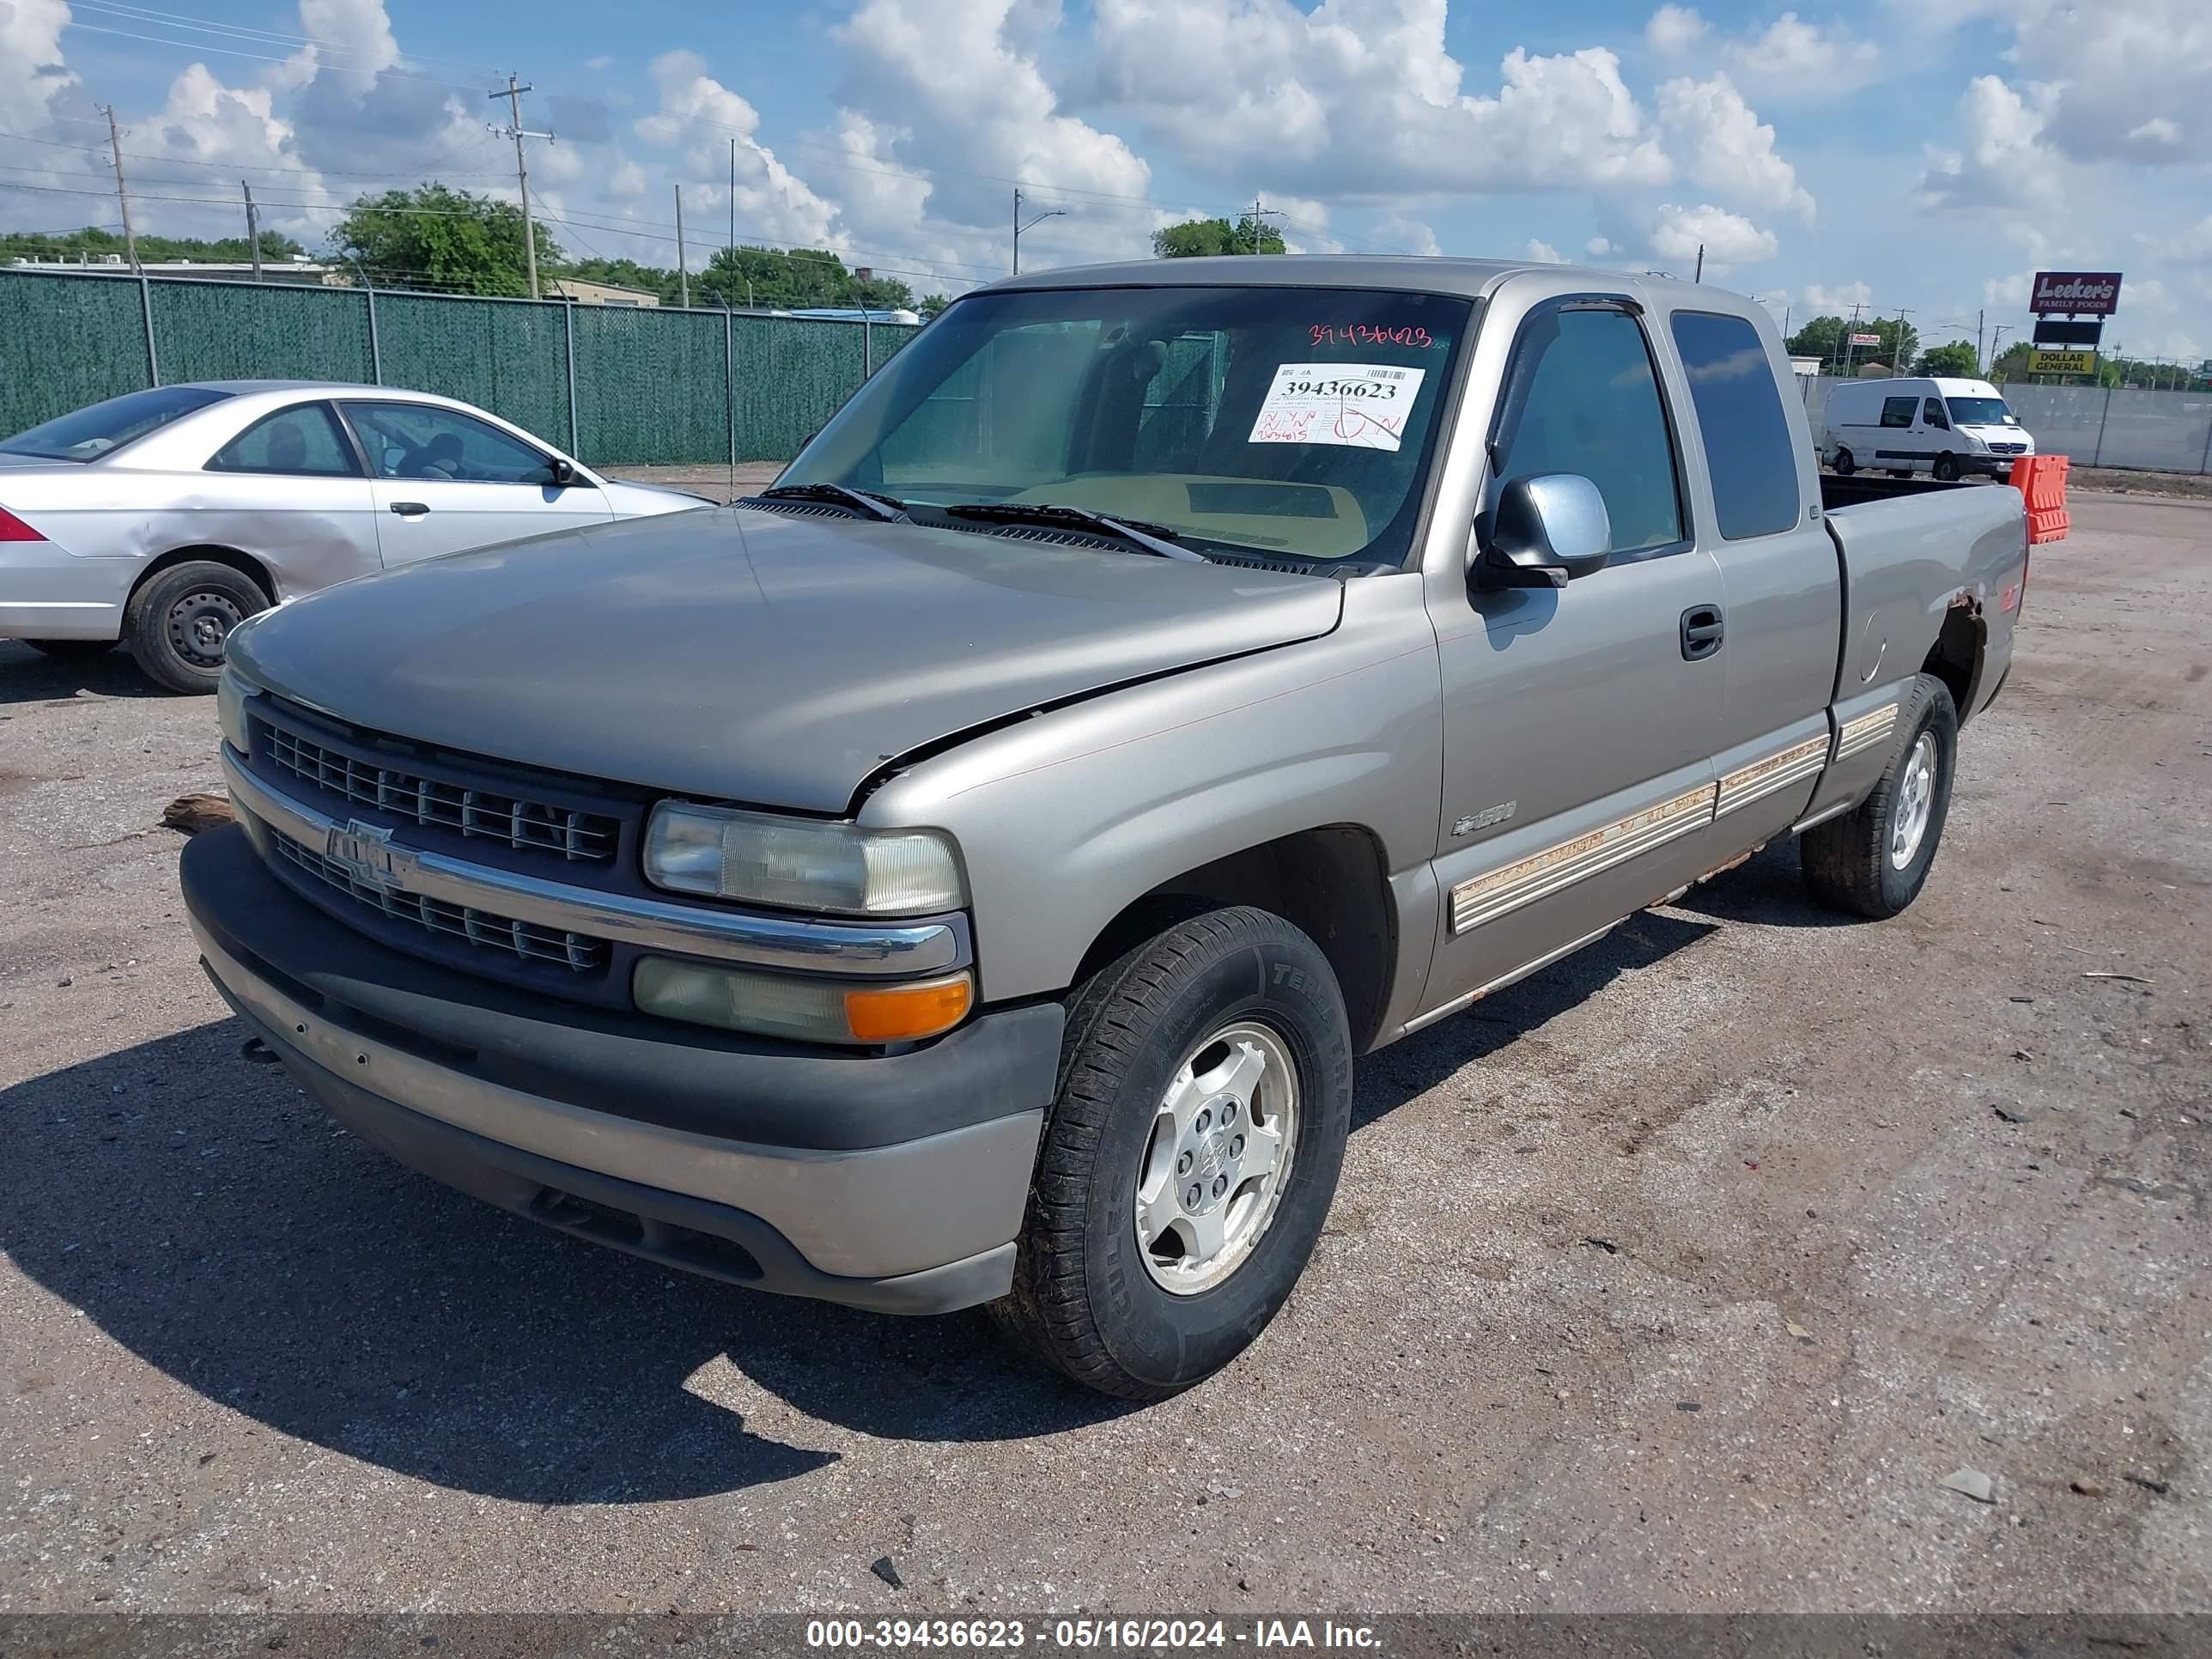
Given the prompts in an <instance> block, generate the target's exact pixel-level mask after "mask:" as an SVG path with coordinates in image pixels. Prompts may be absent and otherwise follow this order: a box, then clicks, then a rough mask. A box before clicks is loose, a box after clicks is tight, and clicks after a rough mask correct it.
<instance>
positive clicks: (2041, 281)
mask: <svg viewBox="0 0 2212 1659" xmlns="http://www.w3.org/2000/svg"><path fill="white" fill-rule="evenodd" d="M2027 308H2028V309H2029V310H2030V311H2032V312H2033V313H2035V314H2036V315H2037V316H2039V317H2050V316H2071V317H2109V316H2111V315H2112V313H2114V312H2116V311H2118V309H2119V308H2120V273H2119V272H2118V271H2117V270H2039V271H2037V272H2036V273H2035V289H2034V291H2033V294H2031V295H2029V297H2028V301H2027Z"/></svg>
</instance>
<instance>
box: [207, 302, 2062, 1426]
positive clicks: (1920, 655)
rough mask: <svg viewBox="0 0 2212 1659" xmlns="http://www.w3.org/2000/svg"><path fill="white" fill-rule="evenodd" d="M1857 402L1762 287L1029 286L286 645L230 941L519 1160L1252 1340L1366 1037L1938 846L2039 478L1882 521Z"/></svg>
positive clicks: (1184, 1355)
mask: <svg viewBox="0 0 2212 1659" xmlns="http://www.w3.org/2000/svg"><path fill="white" fill-rule="evenodd" d="M1791 387H1792V382H1791V380H1790V368H1789V365H1788V362H1787V361H1786V359H1785V358H1784V354H1783V349H1782V344H1781V342H1780V340H1779V339H1778V337H1777V334H1776V331H1775V328H1774V325H1773V324H1772V322H1771V320H1770V319H1769V318H1768V317H1767V315H1766V313H1765V311H1764V309H1763V308H1762V307H1759V306H1758V305H1755V304H1753V303H1752V302H1750V301H1747V300H1743V299H1740V298H1737V297H1735V296H1734V295H1728V294H1724V293H1723V292H1720V291H1718V290H1717V289H1711V288H1707V287H1700V286H1692V285H1689V284H1686V283H1676V282H1672V281H1665V280H1659V279H1656V278H1649V277H1630V276H1619V275H1614V274H1610V273H1605V272H1600V271H1595V270H1576V269H1570V268H1563V267H1558V266H1539V267H1528V266H1522V265H1512V264H1482V263H1473V262H1461V261H1454V260H1437V259H1393V258H1270V259H1253V258H1232V259H1222V260H1174V261H1161V262H1157V263H1151V264H1141V265H1128V266H1115V267H1105V268H1100V269H1094V270H1079V271H1054V272H1048V273H1044V274H1042V275H1036V276H1024V277H1021V278H1018V279H1016V280H1014V281H1012V282H1009V283H1001V284H999V285H998V286H996V287H994V288H991V289H985V290H982V291H981V292H978V293H975V294H973V295H969V296H967V297H964V298H963V299H961V300H960V301H957V302H956V303H955V304H954V305H953V306H952V307H950V309H948V310H947V311H946V312H945V314H944V315H943V316H942V317H940V318H939V319H938V320H937V321H935V322H934V323H933V325H931V326H930V327H928V328H927V330H925V331H923V332H922V333H921V334H920V335H919V336H918V337H916V338H915V341H914V342H913V343H911V344H910V345H908V346H907V347H906V348H905V349H903V350H902V352H900V353H899V355H898V356H896V358H894V359H893V360H892V361H891V362H890V364H889V365H888V366H887V367H886V368H884V369H883V370H882V371H881V372H880V373H878V374H877V375H876V376H875V377H874V378H873V379H872V380H870V381H869V382H868V383H867V385H866V386H865V387H863V388H862V389H861V390H860V392H857V393H856V394H855V395H854V397H853V398H852V399H851V401H850V402H849V403H848V404H846V406H845V407H844V409H843V410H842V411H841V412H840V413H839V414H838V415H837V416H836V417H835V418H834V419H833V420H832V421H831V422H829V425H828V426H827V427H825V428H823V430H822V432H821V433H820V434H819V435H817V437H815V438H814V439H813V440H812V441H811V442H810V443H809V444H808V445H807V446H806V447H805V450H804V452H803V453H801V454H800V455H799V458H798V459H796V460H795V461H793V463H792V465H790V467H789V468H788V469H787V471H785V473H784V474H783V476H782V477H781V480H780V481H779V482H778V483H777V484H776V485H775V487H773V488H771V489H767V490H764V491H763V492H762V493H761V494H760V495H757V496H754V497H751V498H748V499H746V500H744V501H740V502H739V503H738V504H737V505H735V506H734V507H728V508H725V509H720V510H716V511H714V512H701V513H686V514H682V515H678V516H674V517H669V518H662V519H649V520H640V521H636V522H631V523H617V524H608V525H597V526H590V527H588V528H583V529H577V530H570V531H565V532H561V533H559V534H557V535H554V536H550V537H544V538H536V539H534V540H532V542H530V543H529V544H526V546H518V547H515V548H512V549H492V550H484V551H478V552H473V553H465V554H459V555H456V556H451V557H447V558H443V559H436V560H430V561H425V562H422V563H419V564H415V565H410V566H409V567H407V568H404V569H400V570H397V571H392V572H389V573H386V574H382V575H379V576H372V577H368V578H367V579H365V580H360V581H356V582H350V583H347V584H345V585H343V586H339V587H337V588H334V589H331V590H330V591H328V592H324V593H321V594H318V595H315V596H313V597H311V598H308V599H304V600H301V601H300V602H298V603H296V604H294V605H286V606H284V607H283V608H282V609H281V610H279V611H275V612H272V613H270V614H269V615H267V616H264V617H259V618H257V619H254V620H253V621H252V622H249V623H246V625H245V626H243V627H241V628H240V629H238V631H237V632H235V633H234V634H233V635H231V641H230V652H229V665H228V671H227V672H226V675H225V677H224V681H223V684H222V689H221V692H220V695H219V708H220V714H221V721H222V764H223V766H224V768H225V769H226V771H227V773H228V779H229V784H230V788H231V792H232V796H233V799H234V803H235V805H236V808H237V812H238V817H239V818H240V823H239V825H238V826H237V827H235V828H234V829H223V830H220V831H217V832H215V833H211V834H207V835H203V836H200V837H198V838H197V839H196V840H194V841H193V842H191V844H190V845H189V847H188V848H186V850H185V854H184V860H183V872H182V879H183V886H184V892H185V899H186V902H187V905H188V907H189V912H190V915H191V925H192V927H193V928H194V929H195V931H196V933H197V937H198V939H199V942H200V946H201V949H202V951H203V953H204V960H205V963H206V966H207V969H208V971H209V973H210V975H212V976H213V978H214V980H215V982H216V985H217V986H218V987H220V989H221V990H222V994H223V995H224V996H225V997H226V998H227V999H228V1001H229V1002H230V1004H231V1006H233V1007H234V1009H235V1010H236V1011H237V1012H238V1014H239V1015H240V1018H242V1019H243V1020H245V1021H246V1024H248V1026H249V1027H250V1028H251V1030H252V1032H253V1033H254V1034H255V1035H256V1036H258V1037H259V1038H260V1039H261V1040H262V1041H263V1042H265V1043H266V1044H267V1045H268V1047H269V1048H271V1049H273V1050H274V1051H275V1052H276V1054H277V1055H278V1056H280V1057H281V1058H282V1059H283V1061H284V1063H285V1064H286V1065H287V1066H289V1068H290V1069H291V1071H292V1073H294V1074H295V1076H296V1077H297V1079H299V1081H300V1082H301V1084H302V1085H304V1086H305V1088H306V1089H307V1091H309V1092H310V1093H311V1094H312V1095H313V1097H315V1098H317V1099H318V1100H319V1101H320V1102H321V1103H323V1104H324V1105H325V1107H326V1108H327V1109H329V1110H330V1111H331V1113H333V1114H334V1115H337V1117H339V1118H340V1119H342V1120H343V1121H344V1122H346V1123H347V1124H349V1125H351V1126H352V1127H354V1128H355V1129H356V1131H357V1132H358V1133H361V1134H362V1135H363V1136H364V1137H366V1138H367V1139H370V1140H371V1141H373V1142H374V1143H376V1144H378V1145H379V1146H382V1147H383V1148H385V1149H386V1150H387V1151H388V1152H391V1153H392V1154H393V1155H395V1156H396V1157H398V1158H400V1159H402V1160H404V1161H405V1162H407V1163H409V1164H413V1165H415V1166H416V1167H417V1168H419V1169H421V1170H425V1171H427V1172H428V1173H430V1174H432V1175H434V1176H437V1177H439V1178H441V1179H442V1180H444V1181H447V1182H451V1183H453V1184H454V1185H456V1186H458V1187H460V1188H464V1189H465V1190H467V1191H469V1192H471V1193H475V1194H479V1195H480V1196H482V1197H483V1198H485V1199H487V1200H490V1201H491V1202H493V1203H495V1204H498V1205H501V1206H505V1207H507V1208H508V1209H510V1210H512V1211H514V1212H519V1213H520V1214H523V1215H526V1216H529V1217H532V1218H535V1219H537V1220H538V1221H540V1222H544V1223H546V1224H548V1225H552V1226H554V1227H556V1228H560V1229H563V1230H565V1231H568V1232H571V1233H574V1234H576V1235H579V1236H581V1237H586V1238H590V1239H593V1240H597V1241H599V1242H601V1243H606V1244H609V1245H611V1246H614V1247H616V1248H618V1249H624V1250H628V1251H631V1252H635V1253H636V1254H640V1255H645V1256H647V1257H649V1258H652V1259H653V1260H655V1261H661V1262H665V1263H669V1264H671V1265H675V1266H679V1267H687V1268H691V1269H695V1270H697V1271H701V1272H703V1273H711V1274H716V1275H720V1276H721V1277H723V1278H725V1279H731V1280H734V1281H737V1282H740V1283H744V1284H748V1285H755V1286H757V1287H760V1288H763V1289H766V1290H770V1291H784V1292H788V1293H793V1294H798V1295H803V1296H812V1297H824V1298H828V1299H829V1300H832V1301H838V1302H844V1303H848V1304H856V1305H858V1306H860V1307H863V1308H870V1309H876V1310H885V1311H892V1312H904V1313H933V1312H940V1311H945V1310H952V1309H957V1308H961V1307H965V1306H969V1305H973V1304H990V1306H991V1308H992V1309H993V1310H994V1313H995V1314H996V1315H997V1316H998V1318H999V1320H1000V1323H1001V1324H1002V1325H1003V1326H1004V1327H1005V1328H1006V1330H1008V1331H1009V1332H1011V1333H1012V1334H1013V1335H1014V1336H1015V1337H1016V1338H1017V1339H1018V1340H1020V1341H1021V1342H1022V1343H1024V1344H1025V1345H1026V1346H1028V1347H1030V1349H1032V1350H1033V1351H1035V1352H1036V1353H1037V1354H1038V1355H1040V1356H1041V1357H1042V1358H1045V1359H1047V1360H1048V1361H1050V1362H1051V1363H1053V1364H1057V1365H1058V1366H1060V1368H1061V1369H1063V1370H1066V1372H1068V1373H1069V1374H1070V1375H1072V1376H1074V1377H1076V1378H1078V1379H1079V1380H1080V1381H1082V1382H1084V1383H1088V1384H1090V1385H1091V1386H1092V1387H1094V1388H1097V1389H1103V1390H1106V1391H1109V1392H1111V1393H1114V1394H1117V1395H1124V1396H1128V1397H1133V1398H1139V1399H1143V1398H1153V1397H1158V1396H1160V1395H1164V1394H1166V1393H1169V1392H1170V1391H1172V1390H1175V1389H1180V1388H1183V1387H1186V1386H1188V1385H1189V1384H1190V1383H1194V1382H1195V1381H1197V1380H1198V1379H1200V1378H1201V1377H1203V1376H1206V1375H1207V1374H1208V1373H1210V1372H1212V1370H1216V1369H1217V1368H1218V1367H1219V1366H1221V1365H1223V1364H1225V1363H1226V1362H1227V1361H1228V1360H1230V1359H1231V1358H1232V1357H1233V1356H1235V1355H1236V1354H1237V1352H1240V1351H1241V1350H1242V1349H1243V1347H1244V1346H1246V1345H1247V1344H1249V1342H1250V1341H1251V1340H1253V1339H1254V1338H1255V1335H1256V1334H1258V1333H1259V1332H1260V1331H1261V1328H1263V1327H1264V1326H1265V1325H1266V1324H1267V1321H1268V1320H1269V1319H1270V1318H1271V1317H1272V1316H1273V1314H1274V1312H1275V1311H1276V1310H1277V1309H1278V1308H1279V1306H1280V1304H1282V1302H1283V1301H1284V1299H1285V1297H1287V1296H1288V1294H1289V1293H1290V1291H1291V1285H1292V1283H1293V1282H1294V1281H1295V1280H1296V1279H1297V1277H1298V1274H1299V1273H1300V1272H1301V1270H1302V1269H1303V1268H1304V1266H1305V1263H1306V1261H1307V1258H1308V1255H1309V1254H1310V1251H1311V1249H1312V1248H1313V1245H1314V1241H1315V1239H1316V1236H1317V1235H1318V1234H1319V1232H1320V1231H1321V1228H1322V1220H1323V1218H1324V1215H1325V1213H1326V1212H1327V1210H1328V1206H1329V1202H1330V1200H1331V1196H1332V1194H1333V1193H1334V1188H1335V1186H1336V1182H1337V1176H1338V1170H1339V1167H1340V1161H1341V1158H1342V1155H1343V1152H1344V1147H1345V1139H1346V1132H1347V1127H1348V1123H1349V1117H1350V1110H1351V1100H1352V1061H1353V1060H1354V1057H1355V1056H1357V1055H1359V1054H1364V1053H1366V1052H1368V1051H1370V1050H1373V1049H1376V1048H1380V1047H1382V1046H1383V1044H1386V1043H1389V1042H1392V1041H1394V1040H1395V1039H1396V1038H1398V1037H1401V1036H1404V1035H1406V1034H1407V1032H1410V1031H1415V1030H1419V1029H1420V1028H1421V1027H1423V1026H1425V1025H1426V1024H1430V1023H1431V1022H1432V1021H1436V1020H1441V1019H1445V1018H1449V1017H1450V1016H1451V1015H1452V1014H1453V1013H1454V1012H1456V1011H1459V1010H1462V1009H1465V1008H1466V1007H1468V1005H1469V1004H1471V1003H1473V1002H1474V1001H1476V1000H1478V999H1480V998H1481V997H1482V996H1484V995H1485V994H1487V993H1489V992H1491V991H1492V990H1495V989H1496V988H1498V987H1500V986H1503V985H1505V984H1508V983H1510V981H1514V980H1515V979H1517V978H1519V977H1520V976H1522V975H1525V974H1528V973H1530V972H1532V971H1534V970H1535V969H1541V968H1542V967H1543V966H1544V965H1545V964H1547V963H1551V962H1553V961H1555V960H1557V959H1558V958H1559V957H1562V956H1564V955H1565V954H1566V953H1567V952H1569V951H1573V950H1575V949H1576V948H1577V946H1580V945H1586V944H1588V943H1589V942H1590V941H1592V940H1594V939H1597V938H1598V937H1600V936H1601V935H1602V934H1603V933H1606V931H1607V929H1609V928H1611V927H1613V926H1614V925H1615V924H1616V923H1618V922H1620V921H1621V920H1622V919H1624V918H1625V917H1627V916H1629V915H1632V914H1633V913H1635V912H1636V911H1637V910H1638V909H1639V908H1643V907H1644V906H1648V905H1651V904H1654V903H1657V902H1663V901H1665V900H1667V899H1668V898H1671V897H1673V896H1677V895H1679V894H1680V893H1681V892H1682V891H1683V890H1686V888H1687V887H1688V886H1689V885H1690V884H1692V883H1695V882H1697V881H1699V880H1701V879H1703V878H1706V877H1708V876H1710V875H1712V874H1715V873H1717V872H1720V871H1722V870H1723V869H1725V868H1727V867H1728V866H1730V865H1732V864H1735V863H1736V862H1738V861H1740V860H1742V859H1743V858H1745V857H1746V856H1747V855H1748V854H1750V853H1751V852H1752V851H1753V849H1755V848H1759V847H1760V846H1761V845H1762V844H1764V843H1765V842H1770V841H1772V840H1774V839H1776V838H1778V837H1782V836H1796V837H1798V838H1799V840H1800V844H1801V847H1802V865H1803V869H1804V872H1805V876H1806V878H1807V881H1808V886H1809V888H1810V890H1811V894H1812V896H1814V898H1816V899H1818V900H1820V901H1822V902H1826V903H1829V904H1832V905H1836V906H1839V907H1841V908H1844V909H1846V910H1849V911H1852V912H1856V913H1857V914H1859V915H1866V916H1874V917H1881V916H1887V915H1893V914H1894V913H1895V912H1897V911H1899V910H1901V909H1902V908H1904V907H1905V906H1906V905H1907V904H1909V903H1911V902H1912V900H1913V898H1914V896H1915V895H1916V894H1917V892H1918V891H1919V890H1920V888H1921V885H1922V884H1923V882H1924V881H1925V880H1926V879H1927V878H1928V873H1929V866H1930V864H1931V862H1932V861H1933V860H1934V858H1935V856H1936V847H1937V845H1938V842H1939V841H1940V840H1941V837H1942V831H1943V824H1944V817H1945V813H1946V810H1947V807H1948V804H1949V801H1950V799H1951V788H1952V779H1953V775H1954V767H1955V763H1956V760H1957V744H1958V735H1959V728H1960V724H1961V723H1962V722H1964V721H1965V720H1967V719H1968V718H1969V717H1971V716H1972V714H1975V713H1977V712H1978V711H1979V710H1980V709H1981V708H1984V706H1986V705H1987V703H1988V702H1990V698H1991V697H1992V696H1995V694H1996V690H1997V688H1998V686H1999V684H2001V683H2002V679H2003V678H2004V674H2005V671H2006V667H2007V665H2008V661H2009V659H2010V653H2011V650H2012V642H2013V627H2014V623H2015V617H2016V616H2017V614H2018V611H2019V607H2020V605H2021V598H2022V592H2023V589H2024V586H2025V584H2026V580H2027V534H2026V526H2025V521H2024V517H2023V510H2022V501H2021V495H2020V493H2019V492H2017V491H2015V490H2014V489H2006V488H2002V487H1999V486H1994V485H1982V486H1959V487H1955V488H1952V489H1946V490H1943V491H1941V492H1927V493H1913V494H1911V495H1903V496H1900V497H1899V498H1898V499H1895V500H1882V501H1868V502H1865V503H1863V504H1861V505H1855V506H1850V507H1844V508H1842V509H1840V510H1834V511H1831V510H1829V509H1828V508H1826V507H1825V506H1824V504H1823V502H1822V499H1821V486H1820V478H1819V476H1818V474H1817V473H1816V471H1815V458H1814V449H1813V445H1812V442H1811V440H1810V438H1809V435H1808V431H1807V428H1806V422H1805V416H1804V412H1803V410H1802V405H1801V404H1800V400H1799V399H1798V398H1797V396H1796V393H1795V392H1794V391H1793V390H1792V389H1791Z"/></svg>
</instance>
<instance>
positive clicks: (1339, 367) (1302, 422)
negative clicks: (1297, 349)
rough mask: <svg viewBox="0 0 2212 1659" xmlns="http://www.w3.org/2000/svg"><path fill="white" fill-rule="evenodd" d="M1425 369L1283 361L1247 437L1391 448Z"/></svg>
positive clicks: (1399, 437)
mask: <svg viewBox="0 0 2212 1659" xmlns="http://www.w3.org/2000/svg"><path fill="white" fill-rule="evenodd" d="M1427 375H1428V371H1427V370H1426V369H1423V368H1398V367H1397V366H1395V365H1394V364H1389V363H1284V364H1282V365H1281V366H1280V367H1279V368H1277V369H1276V370H1275V378H1274V381H1273V384H1272V385H1271V386H1268V388H1267V398H1265V400H1263V401H1262V402H1261V405H1260V412H1259V414H1258V416H1256V417H1255V419H1254V421H1253V422H1252V435H1251V437H1250V438H1249V440H1248V441H1249V442H1251V443H1255V444H1338V445H1342V446H1345V447H1350V448H1354V449H1389V450H1395V449H1396V448H1397V447H1398V446H1399V444H1400V442H1401V440H1402V438H1403V436H1404V434H1405V430H1406V420H1407V416H1409V415H1411V414H1412V413H1413V406H1414V404H1415V403H1416V401H1417V400H1418V399H1419V396H1420V391H1421V382H1422V381H1423V380H1425V379H1426V378H1427Z"/></svg>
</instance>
